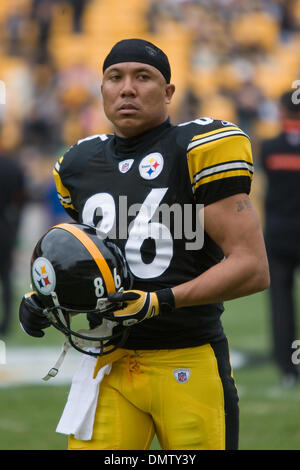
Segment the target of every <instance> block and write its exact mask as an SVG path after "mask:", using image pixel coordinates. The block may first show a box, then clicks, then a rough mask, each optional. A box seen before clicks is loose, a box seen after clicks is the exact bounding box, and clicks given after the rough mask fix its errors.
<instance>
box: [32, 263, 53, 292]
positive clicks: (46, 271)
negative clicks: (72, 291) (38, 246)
mask: <svg viewBox="0 0 300 470" xmlns="http://www.w3.org/2000/svg"><path fill="white" fill-rule="evenodd" d="M31 272H32V280H33V283H34V285H35V287H36V289H37V290H38V291H39V292H40V293H41V294H43V295H49V294H50V292H53V291H54V290H55V284H56V276H55V271H54V269H53V266H52V264H51V263H50V261H49V260H48V259H47V258H44V257H42V256H41V257H38V258H37V259H36V260H35V261H34V263H33V265H32V268H31Z"/></svg>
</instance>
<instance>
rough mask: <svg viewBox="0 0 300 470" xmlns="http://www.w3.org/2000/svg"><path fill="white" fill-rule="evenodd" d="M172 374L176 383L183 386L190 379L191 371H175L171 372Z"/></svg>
mask: <svg viewBox="0 0 300 470" xmlns="http://www.w3.org/2000/svg"><path fill="white" fill-rule="evenodd" d="M173 374H174V377H175V379H176V380H177V382H179V383H180V384H185V383H186V382H187V381H188V380H189V378H190V375H191V369H175V370H173Z"/></svg>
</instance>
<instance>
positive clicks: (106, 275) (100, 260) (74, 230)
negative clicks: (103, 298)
mask: <svg viewBox="0 0 300 470" xmlns="http://www.w3.org/2000/svg"><path fill="white" fill-rule="evenodd" d="M53 228H60V229H63V230H66V231H67V232H69V233H71V234H72V235H74V237H76V238H77V239H78V240H79V241H80V242H81V243H82V244H83V246H84V247H85V248H86V249H87V251H88V252H89V253H90V255H91V256H92V258H93V260H94V261H95V263H96V264H97V266H98V268H99V271H100V273H101V275H102V276H103V279H104V282H105V285H106V290H107V293H108V294H112V293H114V292H116V286H115V282H114V278H113V275H112V273H111V270H110V268H109V266H108V264H107V262H106V260H105V258H104V257H103V255H102V253H101V252H100V250H99V248H98V247H97V246H96V245H95V243H94V242H93V241H92V240H91V239H90V238H89V237H88V236H87V235H86V234H85V233H84V232H83V231H82V230H80V229H79V228H78V227H76V226H75V225H71V224H68V223H62V224H58V225H54V227H53Z"/></svg>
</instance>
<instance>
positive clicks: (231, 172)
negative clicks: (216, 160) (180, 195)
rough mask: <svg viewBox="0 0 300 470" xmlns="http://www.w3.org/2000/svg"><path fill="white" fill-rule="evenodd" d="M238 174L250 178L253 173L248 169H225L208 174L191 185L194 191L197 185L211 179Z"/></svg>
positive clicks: (208, 181) (237, 175)
mask: <svg viewBox="0 0 300 470" xmlns="http://www.w3.org/2000/svg"><path fill="white" fill-rule="evenodd" d="M239 176H248V177H249V178H250V179H252V178H253V174H252V173H250V172H249V170H243V169H237V170H232V171H225V172H220V173H217V174H213V175H210V176H207V177H205V178H203V179H201V180H200V181H198V182H197V183H195V184H194V185H193V192H195V191H196V189H197V188H199V186H201V185H203V184H207V183H211V182H212V181H217V180H220V179H225V178H231V177H239Z"/></svg>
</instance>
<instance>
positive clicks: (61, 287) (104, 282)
mask: <svg viewBox="0 0 300 470" xmlns="http://www.w3.org/2000/svg"><path fill="white" fill-rule="evenodd" d="M31 280H32V284H33V286H34V288H36V292H37V295H38V298H39V300H40V302H41V304H42V306H43V307H44V310H43V313H44V314H45V315H47V318H48V319H50V322H51V324H52V325H53V326H54V327H55V328H57V329H58V330H60V331H61V332H62V333H63V334H64V335H65V336H67V338H68V342H69V344H71V345H72V346H73V347H74V348H75V349H77V350H79V351H81V352H83V353H86V354H90V355H92V356H97V355H102V354H109V353H110V352H112V350H114V349H116V348H117V347H121V345H123V344H124V342H125V341H126V338H127V337H128V334H129V331H128V328H127V327H123V326H120V325H118V324H117V323H116V322H115V321H113V319H112V313H111V312H112V311H113V310H114V309H115V305H113V304H111V303H110V302H109V301H108V299H107V297H108V294H111V293H114V292H117V291H118V290H120V289H124V290H128V289H130V288H131V283H132V275H131V273H130V271H129V269H128V267H127V263H126V260H125V258H124V256H123V254H122V252H121V250H120V249H119V248H118V247H117V245H115V244H114V243H113V242H110V241H107V240H106V239H103V238H102V237H100V236H98V233H97V230H96V229H95V227H91V226H88V225H83V224H77V223H62V224H59V225H56V226H54V227H52V228H50V229H49V230H48V231H47V232H46V233H45V234H44V235H43V236H42V237H41V238H40V240H39V241H38V243H37V244H36V246H35V248H34V250H33V254H32V258H31ZM77 314H86V319H87V320H88V323H89V329H88V330H79V331H77V332H76V331H74V329H73V328H72V327H71V323H72V322H73V317H74V316H75V315H77ZM75 323H76V321H75ZM91 329H92V330H91ZM90 331H92V333H90ZM80 341H81V343H82V342H83V343H84V342H86V341H87V342H88V343H90V342H91V341H92V342H93V345H94V346H93V347H95V348H96V352H91V351H89V349H84V346H83V345H82V344H81V343H80ZM86 347H87V348H89V347H90V346H86ZM108 347H109V349H108Z"/></svg>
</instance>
